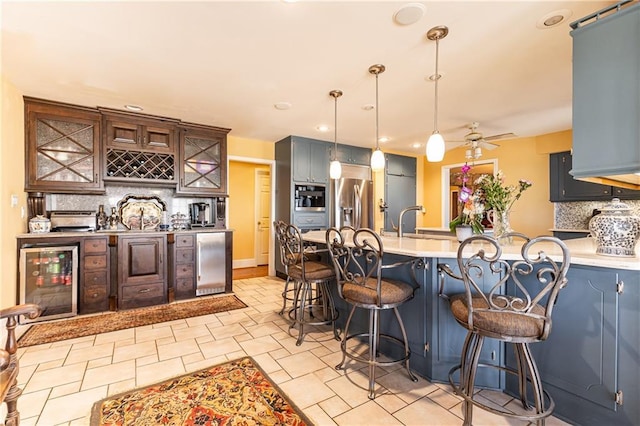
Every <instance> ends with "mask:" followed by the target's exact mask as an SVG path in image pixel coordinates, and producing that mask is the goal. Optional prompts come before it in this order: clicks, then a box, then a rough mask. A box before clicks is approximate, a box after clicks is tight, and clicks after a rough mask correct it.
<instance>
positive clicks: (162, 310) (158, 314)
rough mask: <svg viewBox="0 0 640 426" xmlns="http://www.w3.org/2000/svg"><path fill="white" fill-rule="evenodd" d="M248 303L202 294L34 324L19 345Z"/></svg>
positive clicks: (171, 319) (204, 312)
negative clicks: (158, 303) (186, 299)
mask: <svg viewBox="0 0 640 426" xmlns="http://www.w3.org/2000/svg"><path fill="white" fill-rule="evenodd" d="M246 307H247V305H246V304H245V303H244V302H243V301H242V300H240V299H238V297H236V296H235V295H232V294H225V295H221V296H209V297H200V298H197V299H194V300H190V301H185V302H173V303H170V304H167V305H158V306H151V307H148V308H139V309H129V310H125V311H117V312H107V313H104V314H99V315H90V316H80V317H75V318H71V319H65V320H60V321H51V322H46V323H40V324H34V325H32V326H31V327H30V328H29V330H27V331H26V332H25V333H24V334H23V335H22V336H21V337H20V339H19V340H18V346H19V347H25V346H33V345H41V344H44V343H52V342H58V341H60V340H68V339H75V338H78V337H84V336H91V335H93V334H100V333H108V332H110V331H117V330H124V329H125V328H132V327H140V326H143V325H150V324H157V323H159V322H165V321H174V320H178V319H184V318H191V317H197V316H201V315H209V314H215V313H219V312H225V311H231V310H234V309H241V308H246Z"/></svg>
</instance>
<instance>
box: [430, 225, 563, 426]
mask: <svg viewBox="0 0 640 426" xmlns="http://www.w3.org/2000/svg"><path fill="white" fill-rule="evenodd" d="M508 239H509V240H511V241H518V240H520V241H523V244H522V247H521V249H520V256H517V259H515V260H508V261H507V260H504V259H503V249H502V247H501V246H500V244H499V243H498V241H497V240H495V239H494V238H492V237H489V236H485V235H478V236H474V237H471V238H468V239H466V240H464V241H463V242H462V243H461V244H460V247H459V248H458V256H457V262H458V267H459V269H460V276H458V275H456V274H455V273H454V272H453V271H452V270H451V268H450V267H449V266H448V265H446V264H440V265H438V269H439V270H440V271H441V272H444V273H446V274H448V275H450V276H452V277H453V278H457V279H459V280H461V281H463V282H464V287H465V292H464V293H460V294H455V295H450V296H447V295H445V294H444V289H443V288H440V291H439V292H440V295H441V296H442V297H445V298H447V299H448V300H449V306H450V308H451V312H452V314H453V316H454V318H455V319H456V321H457V322H458V324H460V325H461V326H462V327H464V328H465V329H467V337H466V339H465V342H464V345H463V348H462V355H461V358H460V364H458V365H457V366H455V367H453V368H452V369H451V370H450V371H449V382H450V383H451V386H452V387H453V390H454V391H455V393H456V394H457V395H459V396H461V397H462V398H464V403H463V414H464V425H471V424H472V418H473V406H474V405H477V406H478V407H480V408H482V409H484V410H487V411H489V412H492V413H494V414H499V415H502V416H506V417H511V418H516V419H520V420H525V421H529V422H536V424H538V425H543V424H544V420H545V418H546V417H548V416H550V415H551V413H552V412H553V408H554V406H555V405H554V402H553V399H552V398H551V396H550V395H549V394H548V393H547V392H546V391H545V390H544V389H543V388H542V380H541V378H540V374H539V372H538V368H537V366H536V361H535V359H534V358H533V355H532V353H531V350H530V349H529V343H535V342H541V341H544V340H546V339H547V337H548V336H549V333H550V332H551V313H552V311H553V306H554V304H555V301H556V299H557V297H558V293H559V291H560V290H561V289H562V288H564V287H565V286H566V285H567V278H566V274H567V271H568V269H569V263H570V255H569V250H568V249H567V246H566V245H565V244H564V243H563V242H562V241H561V240H559V239H557V238H555V237H548V236H541V237H537V238H533V239H529V238H527V237H526V236H524V235H522V234H517V233H512V234H509V235H508ZM547 252H559V253H560V254H559V255H557V256H553V258H552V257H551V256H549V255H547ZM510 259H512V258H510ZM443 282H444V281H443ZM485 338H491V339H498V340H501V341H503V342H506V343H511V344H513V348H514V351H515V356H516V361H517V369H513V368H509V367H503V366H500V365H492V364H483V363H480V362H479V359H480V352H481V350H482V345H483V342H484V339H485ZM478 367H493V368H498V369H500V370H502V371H505V372H506V373H509V374H513V375H516V376H518V383H519V393H520V401H521V403H522V406H523V407H524V408H525V409H527V410H530V409H531V408H532V407H531V406H530V403H529V402H530V399H531V398H529V397H528V396H527V392H528V388H529V387H530V388H531V389H532V393H533V395H532V397H533V409H534V410H533V411H534V412H533V413H531V414H515V413H512V412H510V411H506V410H500V409H498V408H494V407H492V406H489V405H487V404H484V403H483V402H482V401H480V400H478V399H475V398H474V383H475V377H476V372H477V369H478ZM458 371H459V372H460V379H459V384H456V382H455V381H454V374H455V373H456V372H458Z"/></svg>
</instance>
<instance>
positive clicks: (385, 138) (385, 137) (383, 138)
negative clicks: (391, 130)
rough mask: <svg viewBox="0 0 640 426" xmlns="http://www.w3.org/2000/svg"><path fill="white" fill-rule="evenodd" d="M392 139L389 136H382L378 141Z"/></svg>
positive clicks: (383, 141)
mask: <svg viewBox="0 0 640 426" xmlns="http://www.w3.org/2000/svg"><path fill="white" fill-rule="evenodd" d="M390 140H391V138H389V137H387V136H380V138H379V139H378V142H380V143H385V142H389V141H390Z"/></svg>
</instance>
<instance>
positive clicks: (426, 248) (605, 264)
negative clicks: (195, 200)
mask: <svg viewBox="0 0 640 426" xmlns="http://www.w3.org/2000/svg"><path fill="white" fill-rule="evenodd" d="M303 238H304V239H305V240H307V241H311V242H316V243H325V231H311V232H307V233H305V234H303ZM381 238H382V243H383V245H384V251H385V252H387V253H393V254H399V255H404V256H411V257H446V258H455V257H456V256H457V253H458V247H459V246H460V243H458V241H457V240H455V239H452V238H407V237H406V236H405V237H403V238H398V237H391V236H383V237H381ZM564 243H565V244H566V245H567V247H568V248H569V251H570V253H571V263H572V264H576V265H584V266H599V267H602V268H615V269H628V270H637V271H640V254H638V252H639V250H636V256H635V257H615V256H602V255H598V254H596V242H595V240H594V239H593V238H576V239H573V240H565V241H564ZM481 244H482V243H477V244H474V245H473V247H475V248H476V249H477V248H479V247H481ZM540 247H541V248H544V249H545V251H546V253H547V254H549V255H550V256H551V257H552V258H554V255H555V256H558V255H559V251H558V250H557V248H556V247H555V246H554V245H553V244H550V243H541V245H540ZM471 251H472V247H470V248H469V252H470V253H471ZM519 256H520V246H518V245H513V246H508V245H507V246H503V257H504V258H505V259H507V260H513V259H516V258H519ZM557 259H558V257H556V260H557Z"/></svg>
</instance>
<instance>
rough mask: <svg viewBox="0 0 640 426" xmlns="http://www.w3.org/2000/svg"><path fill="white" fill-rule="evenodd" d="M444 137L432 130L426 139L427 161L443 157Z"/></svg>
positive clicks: (440, 159)
mask: <svg viewBox="0 0 640 426" xmlns="http://www.w3.org/2000/svg"><path fill="white" fill-rule="evenodd" d="M444 151H445V149H444V139H443V138H442V135H441V134H440V133H438V132H433V133H432V134H431V136H429V140H428V141H427V161H429V162H431V163H437V162H439V161H442V160H443V159H444Z"/></svg>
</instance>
